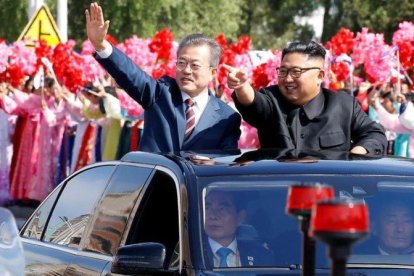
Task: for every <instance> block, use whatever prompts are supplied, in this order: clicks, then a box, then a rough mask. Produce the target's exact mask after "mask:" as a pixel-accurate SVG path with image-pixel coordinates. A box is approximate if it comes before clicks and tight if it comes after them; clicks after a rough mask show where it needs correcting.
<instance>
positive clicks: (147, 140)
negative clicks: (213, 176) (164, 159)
mask: <svg viewBox="0 0 414 276" xmlns="http://www.w3.org/2000/svg"><path fill="white" fill-rule="evenodd" d="M95 58H96V59H97V61H98V62H99V63H100V64H101V65H102V66H103V67H104V68H105V70H106V71H108V73H109V74H110V75H111V76H112V77H113V78H114V79H115V80H116V82H117V83H118V84H119V86H121V87H122V88H123V89H124V90H125V91H126V92H127V93H128V94H129V95H130V96H131V97H132V98H133V99H134V100H136V101H137V102H138V103H139V104H141V105H142V107H143V108H144V109H145V112H144V120H145V125H144V133H143V136H142V140H141V142H140V146H139V149H140V150H142V151H150V152H176V151H180V150H208V149H234V148H237V142H238V139H239V137H240V134H241V131H240V122H241V117H240V115H239V114H238V113H237V112H235V111H234V110H233V109H232V108H231V107H230V106H228V105H227V104H225V103H224V102H223V101H221V100H220V99H217V98H216V97H215V96H214V95H212V94H211V93H209V101H208V104H207V106H206V108H205V110H204V112H203V114H202V115H201V118H200V121H199V122H198V123H197V125H196V127H195V128H194V131H193V132H192V134H191V136H190V138H189V139H187V140H186V141H184V132H185V126H186V118H185V112H184V111H185V106H184V105H185V104H184V103H183V99H182V96H181V92H180V89H179V87H178V85H177V82H176V81H175V79H173V78H170V77H168V76H164V77H162V78H161V79H159V80H155V79H153V78H152V77H151V76H149V75H148V74H146V73H145V72H144V71H142V70H141V69H140V68H139V67H138V66H137V65H136V64H135V63H134V62H133V61H132V60H131V59H129V58H128V57H127V56H126V55H125V54H124V53H122V52H121V51H120V50H118V49H117V48H115V47H113V52H112V54H111V55H110V56H109V57H108V58H104V59H103V58H99V56H97V55H96V54H95Z"/></svg>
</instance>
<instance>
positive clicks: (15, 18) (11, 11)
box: [0, 0, 29, 43]
mask: <svg viewBox="0 0 414 276" xmlns="http://www.w3.org/2000/svg"><path fill="white" fill-rule="evenodd" d="M26 2H27V1H26V0H14V1H10V0H0V7H1V9H0V26H2V27H0V37H1V38H3V39H4V40H6V41H7V42H9V43H11V42H14V41H16V40H17V38H18V37H19V35H20V33H21V32H22V31H23V29H24V27H25V26H26V24H27V22H28V20H29V19H28V17H27V12H26V6H27V3H26Z"/></svg>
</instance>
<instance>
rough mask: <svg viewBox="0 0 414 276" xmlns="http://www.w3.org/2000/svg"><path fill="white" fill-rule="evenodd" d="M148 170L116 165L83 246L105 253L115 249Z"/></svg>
mask: <svg viewBox="0 0 414 276" xmlns="http://www.w3.org/2000/svg"><path fill="white" fill-rule="evenodd" d="M151 172H152V169H149V168H142V167H138V166H127V165H122V166H119V167H117V169H116V171H115V173H114V175H113V176H112V178H111V181H110V184H109V186H108V189H107V190H106V192H105V195H104V196H103V197H102V199H101V201H100V203H99V207H98V210H97V215H96V216H94V221H93V229H92V232H91V234H90V235H88V237H89V240H88V241H87V242H86V245H85V250H88V251H93V252H98V253H102V254H107V255H114V254H115V253H116V250H117V249H118V247H119V244H120V241H121V238H122V235H123V233H124V229H125V225H126V223H127V221H128V219H129V217H130V215H131V211H132V210H133V209H134V206H135V204H136V201H137V199H138V196H139V194H140V192H141V188H142V186H143V185H144V183H145V182H146V180H147V179H148V177H149V176H150V174H151Z"/></svg>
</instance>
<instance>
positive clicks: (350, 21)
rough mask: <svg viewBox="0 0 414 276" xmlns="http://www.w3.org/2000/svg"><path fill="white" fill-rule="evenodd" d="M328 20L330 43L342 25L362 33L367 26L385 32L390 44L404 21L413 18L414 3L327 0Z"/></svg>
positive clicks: (405, 0) (325, 34) (326, 28)
mask: <svg viewBox="0 0 414 276" xmlns="http://www.w3.org/2000/svg"><path fill="white" fill-rule="evenodd" d="M321 2H322V4H323V6H324V7H325V20H324V30H323V35H322V41H324V42H326V41H327V40H329V39H330V38H331V37H332V35H333V34H335V33H336V32H337V31H338V30H339V29H340V28H341V27H346V28H349V29H350V30H351V31H353V32H359V31H361V29H362V28H363V27H367V28H368V29H369V30H370V31H371V32H376V33H384V37H385V39H386V41H387V42H388V43H390V42H391V39H392V35H393V33H394V32H395V30H397V29H398V24H399V23H400V22H402V21H405V20H407V21H412V20H413V15H412V11H413V10H414V2H413V1H411V0H400V1H398V2H394V1H387V0H323V1H321Z"/></svg>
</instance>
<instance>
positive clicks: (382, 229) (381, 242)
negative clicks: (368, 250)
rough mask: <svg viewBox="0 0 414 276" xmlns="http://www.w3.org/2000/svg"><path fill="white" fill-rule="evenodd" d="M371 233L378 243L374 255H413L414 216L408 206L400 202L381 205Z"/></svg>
mask: <svg viewBox="0 0 414 276" xmlns="http://www.w3.org/2000/svg"><path fill="white" fill-rule="evenodd" d="M372 233H373V236H374V237H375V239H376V240H377V241H378V244H377V248H376V251H377V252H376V254H381V255H404V254H405V255H408V254H413V252H414V214H413V211H412V209H411V208H410V207H409V204H408V203H406V202H403V201H401V200H392V201H388V202H384V203H383V204H381V206H380V209H379V211H378V213H377V214H376V216H375V220H374V223H373V225H372Z"/></svg>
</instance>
